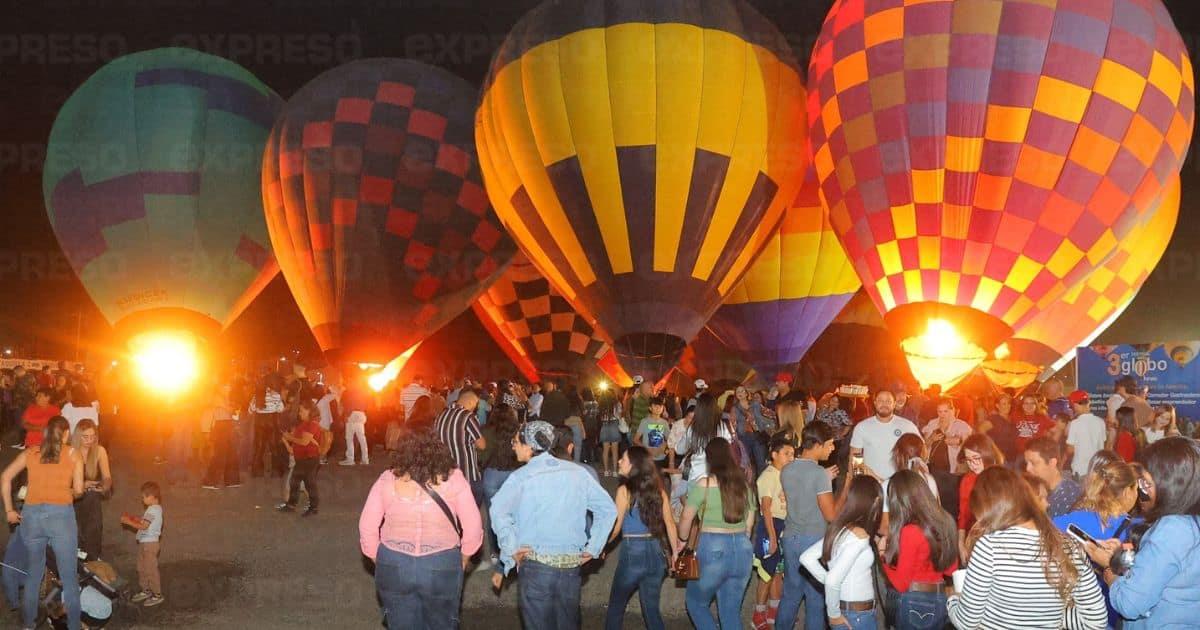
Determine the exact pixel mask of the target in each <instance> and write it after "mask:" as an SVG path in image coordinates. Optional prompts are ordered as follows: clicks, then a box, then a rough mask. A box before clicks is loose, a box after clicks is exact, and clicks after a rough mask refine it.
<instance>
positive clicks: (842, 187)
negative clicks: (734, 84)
mask: <svg viewBox="0 0 1200 630" xmlns="http://www.w3.org/2000/svg"><path fill="white" fill-rule="evenodd" d="M1193 94H1194V85H1193V77H1192V69H1191V64H1190V62H1189V60H1188V57H1187V50H1186V48H1185V46H1184V44H1183V41H1182V39H1181V38H1180V36H1179V33H1178V32H1177V31H1176V29H1175V26H1174V24H1173V23H1172V21H1171V17H1170V15H1169V14H1168V13H1167V10H1166V8H1165V7H1163V5H1162V3H1161V2H1160V1H1159V0H1120V1H1117V2H1072V3H1064V2H1060V3H1057V5H1055V3H1039V2H1030V1H1027V0H1000V1H994V2H947V1H940V2H939V1H935V2H926V1H918V0H902V1H899V2H889V3H879V2H868V1H866V0H838V1H837V2H835V3H834V6H833V9H832V10H831V11H830V13H829V16H828V17H827V18H826V21H825V25H824V27H823V29H822V33H821V36H820V37H819V39H818V40H817V43H816V46H815V48H814V51H813V55H812V61H811V63H810V67H809V108H808V109H809V121H810V124H811V128H810V136H811V142H812V147H813V162H814V165H815V166H816V169H817V175H818V177H819V178H820V180H821V187H822V195H823V197H824V200H825V202H826V204H827V205H828V206H829V208H830V218H831V222H832V224H833V227H834V229H835V231H836V232H837V233H838V236H839V238H840V239H841V241H842V243H843V245H844V246H845V247H846V252H847V254H848V255H849V256H850V258H851V260H854V261H855V266H856V269H857V271H858V275H859V277H860V278H861V279H862V280H863V285H864V286H865V288H866V290H867V292H868V293H869V294H870V295H871V298H872V299H873V300H874V301H875V303H876V304H877V305H878V306H879V308H880V310H881V311H883V312H884V313H885V321H887V323H888V326H889V327H890V328H892V330H893V331H895V332H896V334H897V336H898V337H900V338H901V340H902V343H904V344H905V347H906V349H910V350H911V351H912V352H910V354H912V355H914V356H917V355H918V354H919V353H921V352H927V353H926V354H925V355H924V356H925V358H928V359H932V360H931V361H926V362H924V363H923V364H921V365H920V367H921V368H922V369H919V370H918V369H917V368H918V363H920V362H919V361H916V362H914V371H915V372H920V373H918V374H917V376H918V378H920V379H922V380H923V381H926V382H940V383H943V384H946V385H948V384H950V383H949V382H950V381H952V380H954V379H955V378H957V377H959V376H961V374H963V373H965V370H969V369H971V368H972V367H973V366H974V365H975V364H977V363H978V361H979V360H982V358H983V357H984V356H985V355H986V353H987V351H989V350H991V349H992V348H995V347H996V346H997V345H998V344H999V343H1000V342H1002V341H1003V340H1004V339H1006V338H1007V337H1009V336H1011V334H1012V332H1013V330H1014V329H1017V328H1020V326H1021V325H1022V324H1024V323H1025V322H1028V321H1029V320H1030V319H1032V318H1033V317H1035V316H1036V315H1037V313H1038V312H1039V311H1041V310H1042V309H1044V308H1046V307H1047V306H1049V305H1050V303H1052V302H1053V301H1054V300H1056V299H1058V298H1059V297H1060V296H1061V295H1062V294H1063V293H1065V292H1066V291H1067V289H1068V288H1070V287H1071V286H1074V285H1075V284H1076V283H1078V282H1079V281H1081V280H1082V279H1083V278H1085V277H1086V276H1087V275H1088V274H1089V273H1090V272H1091V271H1092V270H1093V269H1095V268H1096V267H1097V266H1099V265H1100V264H1102V263H1103V262H1104V261H1105V260H1106V259H1107V258H1109V257H1110V256H1111V255H1112V253H1113V252H1114V251H1115V250H1116V246H1117V243H1118V242H1119V241H1120V240H1121V239H1122V238H1124V237H1126V236H1127V235H1128V234H1129V232H1130V231H1131V230H1132V229H1133V227H1134V225H1135V224H1136V223H1137V221H1138V217H1139V216H1140V215H1142V214H1143V213H1145V212H1146V211H1147V210H1148V209H1149V207H1150V204H1151V203H1152V202H1153V200H1154V199H1155V198H1156V197H1157V196H1158V194H1159V192H1160V191H1161V190H1162V188H1163V187H1164V186H1165V185H1166V184H1167V182H1168V181H1169V179H1170V177H1171V176H1172V175H1174V174H1175V173H1177V172H1178V171H1179V167H1180V165H1181V163H1182V161H1183V158H1184V155H1185V152H1186V149H1187V146H1188V144H1189V141H1190V138H1191V132H1192V124H1193V107H1194V103H1193V100H1194V97H1193ZM935 324H936V325H935ZM931 329H935V330H931ZM925 331H928V332H929V333H936V334H923V332H925ZM918 341H921V342H922V343H923V344H924V346H925V347H924V348H922V347H919V346H921V345H922V344H921V343H917V342H918ZM910 343H911V345H910ZM958 350H962V353H961V354H959V353H958ZM946 359H951V360H946ZM948 365H954V366H955V367H954V369H952V370H950V371H945V370H943V371H942V373H941V374H936V373H937V370H938V369H939V368H945V367H946V366H948ZM927 369H928V371H926V370H927ZM935 374H936V375H935Z"/></svg>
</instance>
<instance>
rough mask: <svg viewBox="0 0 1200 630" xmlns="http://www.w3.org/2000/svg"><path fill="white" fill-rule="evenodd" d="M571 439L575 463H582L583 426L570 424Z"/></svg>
mask: <svg viewBox="0 0 1200 630" xmlns="http://www.w3.org/2000/svg"><path fill="white" fill-rule="evenodd" d="M571 439H572V441H574V442H575V454H574V455H573V456H572V457H574V458H575V463H576V464H580V463H583V427H581V426H578V425H574V424H573V425H571Z"/></svg>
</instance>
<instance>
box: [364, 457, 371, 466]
mask: <svg viewBox="0 0 1200 630" xmlns="http://www.w3.org/2000/svg"><path fill="white" fill-rule="evenodd" d="M362 465H363V466H370V465H371V460H369V459H364V460H363V462H362Z"/></svg>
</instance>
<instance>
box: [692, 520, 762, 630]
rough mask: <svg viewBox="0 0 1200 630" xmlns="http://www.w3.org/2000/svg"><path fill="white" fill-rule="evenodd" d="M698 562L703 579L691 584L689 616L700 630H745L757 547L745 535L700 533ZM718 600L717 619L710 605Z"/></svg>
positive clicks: (697, 553) (740, 533)
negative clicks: (748, 587)
mask: <svg viewBox="0 0 1200 630" xmlns="http://www.w3.org/2000/svg"><path fill="white" fill-rule="evenodd" d="M696 559H697V560H699V561H700V579H699V580H693V581H691V582H688V585H687V594H686V595H685V596H684V601H685V602H686V603H687V611H688V616H689V617H691V618H692V625H694V626H695V627H696V628H697V630H717V628H724V629H725V630H733V629H735V628H741V627H742V625H741V624H742V622H741V616H742V598H743V597H745V595H746V585H747V584H749V583H750V565H751V563H753V562H754V546H753V545H751V544H750V538H749V537H747V536H746V534H745V532H734V533H729V534H713V533H709V532H701V533H700V541H699V542H698V543H696ZM714 596H715V597H716V598H717V615H718V617H719V618H720V625H718V623H717V620H716V619H714V618H713V615H712V610H711V609H710V607H709V606H710V604H711V603H712V600H713V597H714Z"/></svg>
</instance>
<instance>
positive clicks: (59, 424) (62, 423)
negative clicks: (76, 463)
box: [42, 416, 71, 464]
mask: <svg viewBox="0 0 1200 630" xmlns="http://www.w3.org/2000/svg"><path fill="white" fill-rule="evenodd" d="M70 433H71V423H69V422H67V419H66V418H64V417H62V416H54V417H53V418H50V422H49V423H47V424H46V429H45V430H44V431H43V432H42V463H43V464H57V463H58V456H59V455H60V454H61V453H62V446H63V436H65V435H69V434H70Z"/></svg>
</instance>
